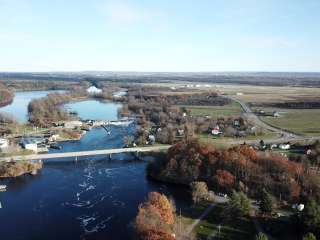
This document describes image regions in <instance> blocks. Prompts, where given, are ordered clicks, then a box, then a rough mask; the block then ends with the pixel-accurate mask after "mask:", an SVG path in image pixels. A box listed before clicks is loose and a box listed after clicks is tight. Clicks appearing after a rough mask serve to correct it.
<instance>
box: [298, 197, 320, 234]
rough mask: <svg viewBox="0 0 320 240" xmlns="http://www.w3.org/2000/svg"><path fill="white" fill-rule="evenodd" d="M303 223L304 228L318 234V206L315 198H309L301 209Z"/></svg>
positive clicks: (319, 226) (319, 227)
mask: <svg viewBox="0 0 320 240" xmlns="http://www.w3.org/2000/svg"><path fill="white" fill-rule="evenodd" d="M302 217H303V218H302V219H303V223H304V225H305V226H306V228H307V229H308V230H310V231H312V232H314V233H317V234H320V207H319V206H318V204H317V202H316V201H315V200H313V199H312V200H310V201H309V202H308V203H307V204H306V208H305V210H304V211H303V216H302Z"/></svg>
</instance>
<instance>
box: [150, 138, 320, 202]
mask: <svg viewBox="0 0 320 240" xmlns="http://www.w3.org/2000/svg"><path fill="white" fill-rule="evenodd" d="M147 170H148V175H149V176H151V177H153V178H155V179H158V180H162V181H168V182H174V183H180V184H186V185H189V184H190V183H191V182H194V181H204V182H206V183H207V185H208V186H209V188H211V189H213V190H215V191H222V192H229V193H230V192H231V191H232V190H233V189H234V190H237V191H241V192H244V193H246V194H247V195H248V196H250V197H253V198H258V196H259V194H261V190H262V189H266V190H267V191H268V192H270V193H272V195H273V196H274V197H275V198H277V199H279V200H282V201H288V202H292V203H296V202H299V201H303V200H305V199H306V198H315V199H318V200H319V199H320V178H319V176H318V175H317V173H316V171H313V170H311V169H309V168H306V167H305V166H304V165H303V164H302V163H298V162H293V161H290V160H288V159H287V158H285V157H282V156H281V155H279V154H272V153H265V152H258V151H256V150H254V149H252V148H251V147H250V146H248V145H240V146H236V147H231V148H229V149H225V150H218V149H215V148H214V147H212V146H209V145H206V144H203V143H200V142H199V141H197V140H195V139H192V140H187V141H182V142H179V143H177V144H175V145H174V146H173V147H171V148H170V149H169V152H168V154H167V155H166V156H164V157H161V158H158V159H157V160H156V161H155V162H154V163H151V164H149V166H148V169H147Z"/></svg>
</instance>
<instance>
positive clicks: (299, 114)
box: [261, 108, 320, 136]
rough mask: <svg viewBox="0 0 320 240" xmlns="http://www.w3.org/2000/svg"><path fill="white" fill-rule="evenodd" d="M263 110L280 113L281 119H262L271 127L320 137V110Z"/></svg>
mask: <svg viewBox="0 0 320 240" xmlns="http://www.w3.org/2000/svg"><path fill="white" fill-rule="evenodd" d="M263 109H264V110H265V111H270V112H272V111H278V112H279V113H280V117H278V118H274V117H262V118H261V119H262V120H264V121H265V122H267V123H269V124H271V125H274V126H276V127H280V128H283V129H286V130H289V131H292V132H294V133H298V134H302V135H306V136H319V135H320V124H319V123H320V109H275V108H263Z"/></svg>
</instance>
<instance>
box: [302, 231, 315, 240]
mask: <svg viewBox="0 0 320 240" xmlns="http://www.w3.org/2000/svg"><path fill="white" fill-rule="evenodd" d="M303 240H317V238H316V237H315V236H314V235H313V233H307V234H306V235H305V236H304V237H303Z"/></svg>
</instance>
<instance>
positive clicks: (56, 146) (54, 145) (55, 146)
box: [50, 144, 62, 150]
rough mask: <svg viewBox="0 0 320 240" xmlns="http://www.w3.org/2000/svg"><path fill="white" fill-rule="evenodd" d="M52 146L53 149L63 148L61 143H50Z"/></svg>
mask: <svg viewBox="0 0 320 240" xmlns="http://www.w3.org/2000/svg"><path fill="white" fill-rule="evenodd" d="M50 148H52V149H57V150H61V149H62V146H59V145H57V144H51V145H50Z"/></svg>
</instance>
